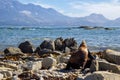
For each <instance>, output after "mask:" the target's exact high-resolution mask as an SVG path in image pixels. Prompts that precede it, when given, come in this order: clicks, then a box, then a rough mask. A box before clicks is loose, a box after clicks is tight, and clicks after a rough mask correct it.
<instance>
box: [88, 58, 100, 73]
mask: <svg viewBox="0 0 120 80" xmlns="http://www.w3.org/2000/svg"><path fill="white" fill-rule="evenodd" d="M98 70H99V63H98V60H97V59H96V60H93V61H92V63H91V66H90V71H91V72H94V71H98Z"/></svg>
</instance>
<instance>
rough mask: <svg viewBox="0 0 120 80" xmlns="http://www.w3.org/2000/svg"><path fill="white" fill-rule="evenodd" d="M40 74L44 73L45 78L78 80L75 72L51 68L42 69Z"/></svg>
mask: <svg viewBox="0 0 120 80" xmlns="http://www.w3.org/2000/svg"><path fill="white" fill-rule="evenodd" d="M39 74H40V75H42V77H43V78H44V80H76V77H77V75H76V74H74V72H73V73H72V72H69V73H67V72H60V71H51V70H41V71H39Z"/></svg>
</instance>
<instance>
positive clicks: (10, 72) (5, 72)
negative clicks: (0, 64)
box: [0, 70, 12, 78]
mask: <svg viewBox="0 0 120 80" xmlns="http://www.w3.org/2000/svg"><path fill="white" fill-rule="evenodd" d="M0 74H2V75H3V77H4V78H10V77H12V71H6V70H1V71H0Z"/></svg>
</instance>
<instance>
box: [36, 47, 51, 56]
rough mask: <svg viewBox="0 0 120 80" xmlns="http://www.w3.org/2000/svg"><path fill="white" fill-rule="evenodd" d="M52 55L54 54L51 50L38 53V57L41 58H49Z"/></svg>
mask: <svg viewBox="0 0 120 80" xmlns="http://www.w3.org/2000/svg"><path fill="white" fill-rule="evenodd" d="M50 54H52V50H50V49H42V50H40V51H38V55H39V56H40V57H47V56H50Z"/></svg>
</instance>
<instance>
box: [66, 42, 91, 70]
mask: <svg viewBox="0 0 120 80" xmlns="http://www.w3.org/2000/svg"><path fill="white" fill-rule="evenodd" d="M92 59H93V57H92V56H91V54H90V51H89V50H88V49H87V45H86V42H85V41H84V40H83V41H82V43H81V44H80V46H79V48H78V51H76V52H74V53H72V55H71V57H70V59H69V61H68V63H67V66H66V69H70V68H73V69H80V67H82V69H83V70H84V69H85V68H86V67H90V64H91V60H92Z"/></svg>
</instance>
